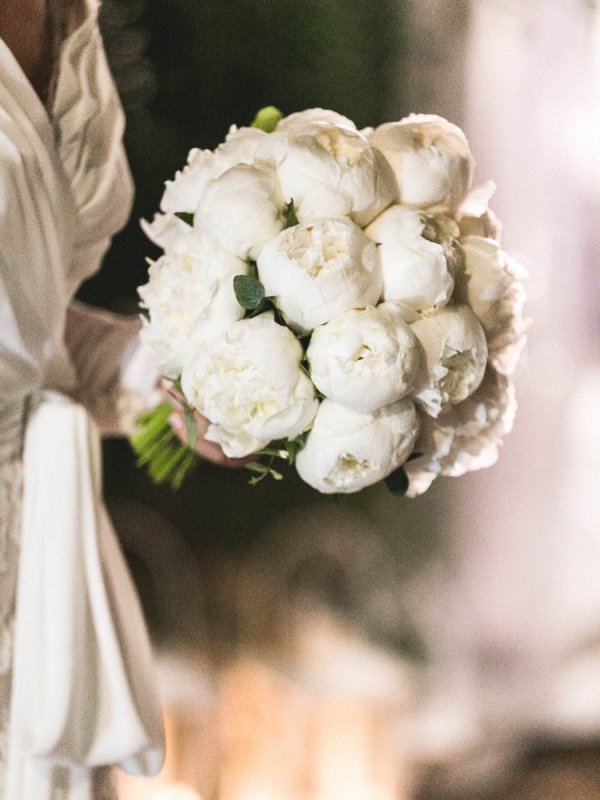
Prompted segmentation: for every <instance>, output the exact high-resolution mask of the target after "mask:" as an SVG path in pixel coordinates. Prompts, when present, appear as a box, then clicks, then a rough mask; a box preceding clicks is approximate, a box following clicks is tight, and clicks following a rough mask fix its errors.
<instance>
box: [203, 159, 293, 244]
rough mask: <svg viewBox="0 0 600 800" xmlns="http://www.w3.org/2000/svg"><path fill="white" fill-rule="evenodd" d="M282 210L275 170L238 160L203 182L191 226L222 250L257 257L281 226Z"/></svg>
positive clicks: (283, 204)
mask: <svg viewBox="0 0 600 800" xmlns="http://www.w3.org/2000/svg"><path fill="white" fill-rule="evenodd" d="M284 210H285V203H284V201H283V198H282V195H281V192H280V190H279V184H278V182H277V177H276V175H275V173H274V171H273V170H272V169H270V168H269V167H268V166H262V167H258V166H253V167H251V166H248V165H247V164H239V165H238V166H235V167H231V169H228V170H227V171H226V172H224V173H223V174H222V175H220V176H219V177H218V178H215V180H213V181H210V183H209V184H208V185H207V186H206V188H205V190H204V193H203V195H202V198H201V199H200V203H199V205H198V208H197V209H196V214H195V217H194V226H195V228H196V230H197V231H198V232H199V233H204V234H205V235H206V236H209V237H210V238H211V239H213V241H214V242H215V243H216V244H218V245H219V247H221V248H222V249H223V250H226V251H227V252H229V253H233V254H234V255H236V256H239V257H240V258H252V259H256V258H257V256H258V254H259V253H260V251H261V249H262V247H263V246H264V245H265V244H266V243H267V242H268V241H270V240H271V239H273V238H274V237H275V236H277V234H278V233H279V232H280V231H281V230H282V228H283V227H284V225H285V220H284Z"/></svg>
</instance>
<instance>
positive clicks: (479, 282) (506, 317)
mask: <svg viewBox="0 0 600 800" xmlns="http://www.w3.org/2000/svg"><path fill="white" fill-rule="evenodd" d="M461 243H462V248H463V252H464V256H465V263H464V269H463V270H462V271H461V273H460V276H459V277H458V279H457V286H456V298H457V300H458V301H459V302H464V303H468V304H469V305H470V306H471V308H472V309H473V311H474V312H475V313H476V314H477V317H478V318H479V321H480V322H481V324H482V325H483V329H484V331H485V335H486V338H487V343H488V350H489V358H490V361H491V363H492V364H493V365H494V366H495V367H496V369H499V370H500V371H501V372H505V373H511V372H512V371H513V370H514V367H515V366H516V362H517V359H518V357H519V354H520V352H521V349H522V347H523V344H524V342H525V335H524V334H525V329H526V325H525V324H524V322H523V305H524V303H525V289H524V287H523V283H522V280H523V279H524V278H525V277H526V272H525V270H524V269H523V268H522V267H521V266H520V265H519V264H518V263H517V262H516V261H515V260H514V259H512V258H511V257H510V256H509V255H508V254H507V253H506V252H505V251H504V250H502V248H501V247H500V245H499V244H498V243H497V242H495V241H493V240H492V239H485V238H482V237H481V236H467V237H465V238H464V239H462V240H461Z"/></svg>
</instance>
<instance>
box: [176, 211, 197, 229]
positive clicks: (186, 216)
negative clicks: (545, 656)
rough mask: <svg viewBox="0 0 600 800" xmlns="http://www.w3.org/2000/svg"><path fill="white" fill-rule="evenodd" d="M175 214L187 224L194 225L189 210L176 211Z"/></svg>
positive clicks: (192, 216)
mask: <svg viewBox="0 0 600 800" xmlns="http://www.w3.org/2000/svg"><path fill="white" fill-rule="evenodd" d="M175 216H176V217H179V219H180V220H182V221H183V222H185V223H186V224H187V225H190V226H191V227H193V225H194V215H193V214H191V213H190V212H189V211H176V212H175Z"/></svg>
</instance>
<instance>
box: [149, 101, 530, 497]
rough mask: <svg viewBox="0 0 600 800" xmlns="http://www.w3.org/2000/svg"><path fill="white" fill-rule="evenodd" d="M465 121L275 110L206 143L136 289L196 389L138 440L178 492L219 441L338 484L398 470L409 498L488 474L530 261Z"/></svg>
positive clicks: (262, 470)
mask: <svg viewBox="0 0 600 800" xmlns="http://www.w3.org/2000/svg"><path fill="white" fill-rule="evenodd" d="M472 172H473V159H472V156H471V153H470V151H469V147H468V144H467V141H466V138H465V136H464V134H463V133H462V131H461V130H460V129H459V128H457V127H456V126H454V125H451V124H450V123H449V122H447V121H446V120H444V119H442V118H440V117H435V116H425V115H411V116H410V117H408V118H406V119H404V120H400V121H399V122H393V123H387V124H384V125H381V126H380V127H378V128H376V129H374V130H373V129H368V130H365V131H358V130H357V129H356V127H355V125H354V123H352V122H351V121H350V120H349V119H347V118H346V117H343V116H341V115H339V114H336V113H335V112H333V111H325V110H323V109H310V110H308V111H304V112H300V113H296V114H291V115H290V116H288V117H284V118H281V115H280V114H279V113H278V112H277V111H276V110H275V109H272V108H269V109H263V111H262V112H259V115H258V116H257V120H255V123H254V124H253V126H252V127H248V128H239V129H238V128H236V127H235V126H234V127H232V128H231V130H230V131H229V134H228V135H227V137H226V140H225V142H224V143H223V144H221V145H219V147H217V148H216V150H214V151H209V150H193V151H192V152H191V153H190V154H189V157H188V162H187V165H186V166H185V167H184V169H183V170H182V171H181V172H178V173H177V174H176V176H175V178H174V180H173V181H168V182H167V184H166V189H165V193H164V196H163V199H162V202H161V212H160V213H159V214H157V215H156V216H155V218H154V220H153V221H152V223H144V228H145V230H146V233H147V234H148V236H149V237H150V238H151V239H152V240H153V241H154V242H155V243H156V244H158V245H159V246H160V247H162V248H163V250H164V255H162V256H161V257H160V258H159V259H158V260H157V261H155V262H153V263H151V264H150V270H149V280H148V283H147V284H146V285H145V286H142V287H141V288H140V290H139V292H140V296H141V298H142V303H143V306H144V308H145V309H146V310H147V314H148V316H147V318H145V320H144V327H143V336H144V338H145V340H146V341H147V342H148V343H149V344H150V345H151V346H152V347H153V348H154V349H155V351H156V352H157V354H158V355H159V358H160V361H161V367H162V372H163V374H164V376H165V377H166V378H167V379H168V380H170V381H172V382H173V385H174V387H176V391H177V392H180V393H181V396H182V398H183V402H184V405H185V407H186V420H187V425H188V437H189V445H190V448H186V447H184V446H183V445H182V446H180V447H173V445H172V444H171V442H170V439H171V431H170V429H169V426H168V419H169V416H170V409H169V408H163V409H162V410H161V407H159V408H158V409H155V410H154V411H152V412H150V413H149V414H148V415H147V416H146V418H145V419H144V420H143V421H142V428H141V431H140V433H139V434H138V435H137V436H136V437H134V446H135V447H136V449H137V450H138V452H139V453H140V459H141V460H142V461H143V462H146V463H149V465H150V469H151V473H153V474H154V477H155V478H156V479H157V480H162V479H166V478H171V480H172V481H173V482H174V483H176V484H178V483H180V482H181V479H182V478H183V475H184V474H185V471H186V470H187V469H188V467H189V466H190V464H191V462H192V460H193V459H194V455H193V448H194V446H195V439H196V438H197V431H196V430H195V419H196V418H197V417H195V412H199V413H200V414H201V415H202V416H203V417H205V418H206V420H208V424H207V428H206V432H205V437H206V439H207V440H208V441H209V442H213V443H216V444H218V445H219V446H220V447H221V448H222V450H223V452H224V453H225V455H226V456H227V457H230V458H236V459H237V458H242V457H245V456H249V455H252V454H256V460H254V461H252V463H250V464H247V465H246V466H248V467H249V468H251V469H252V470H254V472H255V473H256V476H255V480H257V479H260V478H262V477H264V476H265V475H267V474H271V475H272V476H273V477H276V478H280V477H281V473H280V472H279V471H278V469H276V468H275V466H274V465H275V464H276V461H277V459H279V458H283V459H285V460H287V461H288V462H289V463H293V464H295V467H296V469H297V471H298V473H299V475H300V477H301V478H302V479H303V480H304V481H306V482H307V483H309V484H310V485H311V486H313V487H314V488H315V489H317V490H319V491H320V492H324V493H338V492H339V493H348V492H355V491H358V490H360V489H362V488H364V487H366V486H369V485H371V484H373V483H376V482H378V481H380V480H384V479H386V480H387V482H388V485H390V487H391V488H393V489H395V490H397V491H398V492H399V493H404V492H407V493H408V494H409V495H410V496H414V495H416V494H419V493H421V492H422V491H424V490H425V489H426V488H427V487H428V486H429V485H430V483H431V482H432V480H433V479H434V478H435V477H436V476H437V475H460V474H462V473H464V472H466V471H468V470H472V469H477V468H479V467H483V466H488V465H489V464H491V463H493V462H494V461H495V459H496V458H497V453H498V445H499V443H500V441H501V439H502V437H503V436H504V435H505V434H506V433H507V432H508V431H509V430H510V428H511V425H512V420H513V417H514V413H515V401H514V392H513V387H512V383H511V379H510V376H511V374H512V372H513V371H514V368H515V363H516V359H517V357H518V354H519V351H520V349H521V347H522V345H523V342H524V330H525V325H524V322H523V318H522V307H523V302H524V291H523V286H522V282H521V281H522V278H523V277H524V275H523V270H522V269H521V268H520V267H519V266H518V265H517V264H516V263H515V262H514V261H513V260H512V259H511V258H510V256H508V255H507V254H506V253H505V252H504V251H503V250H502V249H501V247H500V245H499V242H498V238H499V237H498V223H497V221H496V219H495V217H494V215H493V213H492V212H491V211H490V210H489V208H488V202H489V198H490V196H491V195H492V193H493V190H494V187H493V184H491V183H488V184H485V185H484V186H482V187H479V188H477V189H475V190H471V179H472Z"/></svg>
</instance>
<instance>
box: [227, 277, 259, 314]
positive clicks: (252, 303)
mask: <svg viewBox="0 0 600 800" xmlns="http://www.w3.org/2000/svg"><path fill="white" fill-rule="evenodd" d="M233 291H234V292H235V296H236V298H237V301H238V303H239V304H240V305H241V306H242V308H247V309H250V310H253V309H255V308H258V306H259V305H260V303H261V302H262V301H263V300H264V299H265V287H264V286H263V285H262V283H261V282H260V281H259V280H258V278H255V277H253V276H252V275H236V276H235V278H234V279H233Z"/></svg>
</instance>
